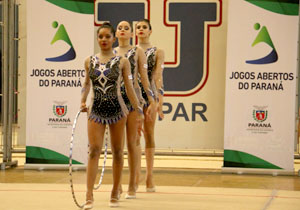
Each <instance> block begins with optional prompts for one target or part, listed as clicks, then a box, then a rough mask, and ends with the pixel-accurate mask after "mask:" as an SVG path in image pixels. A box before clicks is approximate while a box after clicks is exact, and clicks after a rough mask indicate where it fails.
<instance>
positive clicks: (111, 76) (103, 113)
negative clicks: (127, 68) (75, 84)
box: [89, 56, 128, 124]
mask: <svg viewBox="0 0 300 210" xmlns="http://www.w3.org/2000/svg"><path fill="white" fill-rule="evenodd" d="M120 59H121V57H120V56H115V57H113V58H111V59H110V61H108V62H107V63H100V61H99V58H98V57H97V56H91V61H90V66H89V77H90V79H91V81H92V84H93V93H94V97H93V99H92V106H91V107H92V108H91V111H90V115H89V120H94V121H95V122H97V123H102V124H112V123H115V122H117V121H118V120H119V119H121V118H122V117H123V116H126V115H127V113H128V110H127V108H126V105H125V104H124V101H123V99H122V97H121V92H120V87H121V81H122V73H121V71H120V69H119V64H120Z"/></svg>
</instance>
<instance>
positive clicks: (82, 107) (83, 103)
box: [80, 102, 88, 112]
mask: <svg viewBox="0 0 300 210" xmlns="http://www.w3.org/2000/svg"><path fill="white" fill-rule="evenodd" d="M80 110H81V111H82V112H87V110H88V109H87V107H86V104H85V102H82V103H81V105H80Z"/></svg>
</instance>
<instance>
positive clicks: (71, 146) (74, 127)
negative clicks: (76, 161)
mask: <svg viewBox="0 0 300 210" xmlns="http://www.w3.org/2000/svg"><path fill="white" fill-rule="evenodd" d="M81 112H82V110H79V111H78V112H77V114H76V117H75V119H74V122H73V127H72V135H71V140H70V155H69V175H70V186H71V192H72V197H73V200H74V202H75V204H76V206H78V207H79V208H81V209H82V208H83V207H84V205H85V203H84V204H82V205H80V204H79V203H78V201H77V199H76V196H75V191H74V184H73V176H72V171H73V168H72V167H73V164H72V156H73V145H74V143H73V142H74V134H75V129H76V124H77V120H78V118H79V115H80V113H81ZM105 133H106V137H105V151H104V160H103V165H102V172H101V177H100V180H99V184H98V185H97V186H96V187H94V189H95V190H97V189H99V187H100V186H101V184H102V180H103V176H104V170H105V164H106V159H107V141H108V140H107V139H108V126H107V127H106V131H105Z"/></svg>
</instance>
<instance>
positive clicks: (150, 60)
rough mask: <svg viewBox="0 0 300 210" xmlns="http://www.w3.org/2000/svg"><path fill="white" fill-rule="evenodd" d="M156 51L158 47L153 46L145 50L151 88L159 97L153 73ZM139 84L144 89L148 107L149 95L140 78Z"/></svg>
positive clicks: (143, 92)
mask: <svg viewBox="0 0 300 210" xmlns="http://www.w3.org/2000/svg"><path fill="white" fill-rule="evenodd" d="M155 52H156V47H152V48H148V49H147V50H146V52H145V54H146V57H147V65H148V69H147V71H148V78H149V82H150V89H151V90H152V91H153V93H154V97H155V98H157V96H156V95H155V93H156V87H155V82H154V80H153V78H152V75H153V71H154V68H155V62H156V60H155ZM139 84H140V87H141V91H142V96H143V98H144V100H145V105H144V106H145V107H148V106H149V100H148V97H147V93H146V91H145V89H144V88H143V85H142V83H141V81H140V80H139Z"/></svg>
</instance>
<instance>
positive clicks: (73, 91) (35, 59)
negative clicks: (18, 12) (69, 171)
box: [26, 0, 94, 164]
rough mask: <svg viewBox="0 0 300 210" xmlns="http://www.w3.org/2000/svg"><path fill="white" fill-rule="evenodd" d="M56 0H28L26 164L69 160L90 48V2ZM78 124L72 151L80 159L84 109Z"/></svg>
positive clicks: (84, 137) (84, 135)
mask: <svg viewBox="0 0 300 210" xmlns="http://www.w3.org/2000/svg"><path fill="white" fill-rule="evenodd" d="M56 2H58V1H53V0H52V1H51V0H49V1H44V0H43V1H41V0H40V1H38V3H37V1H36V0H28V1H27V11H30V12H27V123H26V124H27V128H26V129H27V131H26V164H31V163H68V155H69V142H70V137H71V128H72V124H73V120H74V117H75V115H76V113H77V111H78V110H79V107H80V91H81V86H82V83H83V81H84V76H85V73H84V65H83V64H84V59H85V58H86V57H87V56H88V55H91V54H92V53H93V46H94V36H93V33H94V24H93V12H92V13H91V12H90V11H93V6H92V7H91V4H87V5H85V4H84V3H83V4H75V3H74V4H66V5H56V4H55V3H56ZM61 2H62V1H61ZM89 7H90V8H89ZM84 118H85V120H84ZM77 126H78V127H79V128H80V132H79V133H78V135H76V141H77V142H76V150H75V151H74V155H73V157H74V160H76V161H75V163H78V162H80V163H83V162H85V161H86V157H87V155H86V154H87V132H86V116H85V115H84V114H82V116H81V119H80V120H79V121H78V125H77Z"/></svg>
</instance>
